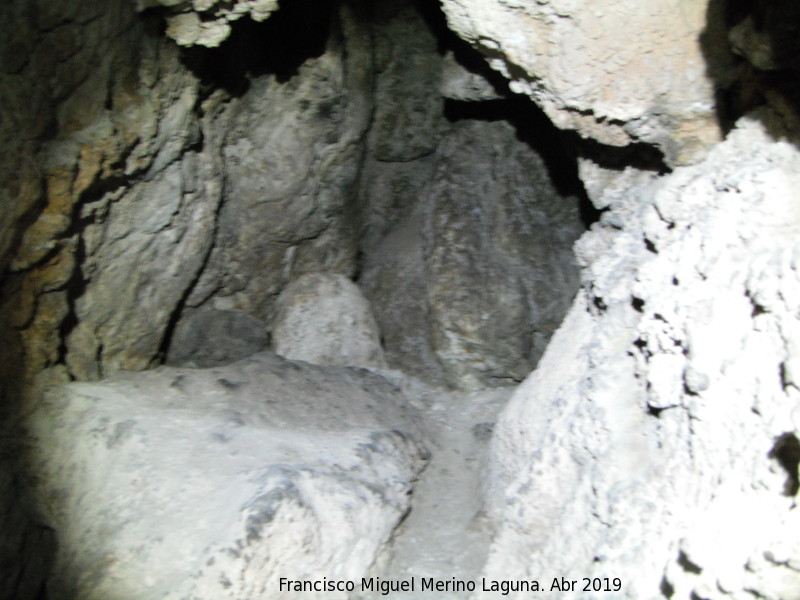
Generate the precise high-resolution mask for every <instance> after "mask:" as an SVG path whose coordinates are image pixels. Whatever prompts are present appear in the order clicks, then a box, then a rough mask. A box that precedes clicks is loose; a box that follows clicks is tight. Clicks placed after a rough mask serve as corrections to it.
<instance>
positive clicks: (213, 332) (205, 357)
mask: <svg viewBox="0 0 800 600" xmlns="http://www.w3.org/2000/svg"><path fill="white" fill-rule="evenodd" d="M268 347H269V335H268V333H267V325H266V323H264V322H263V321H259V320H258V319H256V318H255V317H251V316H250V315H247V314H245V313H242V312H238V311H234V310H204V311H199V312H196V313H194V314H192V315H189V317H187V318H186V319H181V320H180V321H179V322H178V324H177V326H176V327H175V333H174V335H173V337H172V342H171V344H170V348H169V352H168V354H167V360H166V364H168V365H171V366H176V367H184V366H185V367H200V368H204V367H217V366H222V365H226V364H228V363H232V362H235V361H237V360H240V359H242V358H246V357H248V356H250V355H251V354H255V353H256V352H260V351H261V350H266V349H267V348H268Z"/></svg>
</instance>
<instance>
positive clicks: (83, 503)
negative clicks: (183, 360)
mask: <svg viewBox="0 0 800 600" xmlns="http://www.w3.org/2000/svg"><path fill="white" fill-rule="evenodd" d="M367 389H369V390H370V391H365V390H367ZM27 426H28V430H29V433H30V435H31V439H32V440H33V441H34V444H35V448H36V451H35V453H34V456H32V462H31V470H30V473H31V474H32V475H34V477H33V481H32V482H31V486H32V488H31V491H30V494H31V498H33V499H34V500H33V504H34V505H35V506H36V508H37V509H38V510H39V512H40V513H41V515H42V516H43V518H44V520H45V522H47V523H48V524H50V525H51V526H53V527H54V528H55V530H56V531H57V532H58V550H57V555H56V563H55V566H54V570H53V573H52V576H51V578H50V581H49V587H48V591H49V596H48V597H50V598H59V599H60V598H81V599H83V600H100V599H104V600H105V599H108V598H122V597H124V598H126V599H128V600H139V599H141V600H144V599H151V598H164V599H170V600H177V599H178V598H188V597H191V598H194V599H196V600H201V599H203V600H205V599H207V600H222V599H226V598H227V599H242V598H247V599H251V600H256V599H259V598H264V599H266V598H270V599H273V598H274V599H279V598H304V597H308V596H307V595H305V596H304V595H303V594H301V593H294V592H291V593H290V592H287V591H286V590H284V591H281V590H280V586H279V579H280V578H281V577H286V578H288V579H292V580H299V579H312V580H313V579H322V578H323V577H327V578H329V579H335V580H345V579H347V580H355V581H358V580H359V579H360V577H361V576H362V575H365V574H366V573H367V571H368V569H369V568H370V567H371V566H372V565H373V563H374V562H375V560H376V558H377V557H378V554H379V551H380V550H381V549H382V548H383V546H384V545H385V544H386V542H387V541H388V540H389V538H390V536H391V535H392V531H393V529H394V527H395V526H396V524H397V523H398V521H399V520H400V519H401V517H402V516H403V514H404V513H405V512H406V510H407V509H408V503H409V499H408V495H407V494H408V492H409V490H410V483H409V482H410V481H411V480H412V479H413V478H414V477H415V475H416V473H417V472H418V471H419V470H420V468H421V467H422V464H423V462H422V461H423V455H424V451H423V449H422V446H420V444H419V443H418V442H417V441H416V440H417V439H419V437H418V436H417V434H415V426H414V424H413V419H412V415H410V414H409V413H407V412H406V409H405V408H404V399H403V397H402V395H401V394H400V393H399V392H398V390H397V388H396V387H395V386H394V385H392V384H390V383H388V382H387V381H386V380H385V379H383V378H381V377H379V376H377V375H372V374H369V373H366V372H364V371H355V370H351V369H341V368H338V369H337V368H330V367H316V366H312V365H305V364H295V363H291V362H288V361H285V360H283V359H281V358H279V357H276V356H275V355H273V354H271V353H263V354H258V355H255V356H254V357H252V358H250V359H247V360H244V361H241V362H239V363H236V364H234V365H229V366H227V367H220V368H214V369H205V370H198V369H172V368H161V369H158V370H156V371H149V372H146V373H135V374H134V373H127V374H120V375H119V376H117V377H115V378H114V379H110V380H106V381H104V382H102V383H93V384H88V383H84V384H71V385H67V386H64V387H57V388H54V389H53V390H51V392H50V393H49V394H48V395H47V396H46V397H45V398H44V399H42V400H40V401H39V402H38V403H37V404H36V405H35V406H34V407H33V410H32V411H31V413H30V416H29V418H28V421H27ZM325 597H326V598H346V597H347V594H345V593H340V592H329V593H327V594H326V595H325Z"/></svg>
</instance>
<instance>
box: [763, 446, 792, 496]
mask: <svg viewBox="0 0 800 600" xmlns="http://www.w3.org/2000/svg"><path fill="white" fill-rule="evenodd" d="M769 457H770V458H771V459H773V460H775V461H777V462H778V464H779V465H780V466H781V468H783V470H784V471H786V475H787V477H786V483H785V484H784V488H783V494H784V495H785V496H796V495H797V492H798V490H800V476H798V472H797V467H798V465H800V441H798V439H797V437H796V436H795V435H794V434H793V433H784V434H783V435H781V436H780V437H779V438H778V440H777V441H776V442H775V445H774V446H773V447H772V450H770V452H769Z"/></svg>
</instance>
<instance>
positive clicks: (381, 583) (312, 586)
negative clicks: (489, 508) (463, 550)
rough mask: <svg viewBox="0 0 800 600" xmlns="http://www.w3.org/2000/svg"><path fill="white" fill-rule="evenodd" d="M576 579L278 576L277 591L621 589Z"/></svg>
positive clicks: (608, 582) (613, 583) (613, 582)
mask: <svg viewBox="0 0 800 600" xmlns="http://www.w3.org/2000/svg"><path fill="white" fill-rule="evenodd" d="M579 581H580V580H576V579H572V580H570V579H565V578H563V577H555V578H553V580H552V582H551V583H550V584H549V586H548V584H547V583H542V584H540V583H539V582H538V581H536V580H533V579H516V580H500V581H498V580H495V579H486V578H485V577H484V578H482V579H481V580H480V582H479V583H480V585H478V583H476V582H474V581H471V580H462V579H456V578H455V577H452V578H450V579H436V578H435V577H419V578H417V577H411V578H410V579H381V578H380V577H369V578H367V577H364V578H362V579H361V581H360V585H358V584H356V582H355V581H352V580H349V579H328V578H327V577H323V578H322V579H317V580H312V581H308V580H303V581H300V580H295V579H287V578H286V577H281V578H280V581H279V585H280V591H282V592H354V591H356V590H358V591H360V592H379V593H380V594H381V595H383V596H388V595H389V594H391V593H392V592H416V591H420V592H474V591H476V590H479V591H482V592H498V593H500V594H502V595H503V596H507V595H508V594H509V593H511V592H540V591H551V592H552V591H559V592H569V591H579V590H581V589H583V591H595V592H600V591H603V592H612V591H613V592H618V591H620V589H621V588H622V580H621V579H619V578H618V577H615V578H613V579H609V578H607V577H604V578H599V577H598V578H594V579H589V578H587V577H585V578H583V580H582V581H580V583H579Z"/></svg>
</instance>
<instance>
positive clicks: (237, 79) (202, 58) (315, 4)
mask: <svg viewBox="0 0 800 600" xmlns="http://www.w3.org/2000/svg"><path fill="white" fill-rule="evenodd" d="M335 6H336V3H335V2H334V1H332V0H291V1H287V0H283V2H281V5H280V8H279V9H278V10H277V11H276V12H275V13H273V14H272V15H270V17H269V18H268V19H267V20H266V21H264V22H262V23H258V22H256V21H253V20H252V19H250V18H248V17H244V18H242V19H240V20H238V21H236V22H234V23H233V24H232V25H231V33H230V35H229V36H228V38H227V39H226V40H225V41H224V42H223V43H222V44H221V45H220V46H219V47H218V48H212V49H210V48H204V47H200V46H194V47H191V48H186V49H183V51H182V59H183V62H184V64H185V65H186V66H187V67H188V68H189V69H190V70H192V71H193V72H194V73H195V74H196V75H197V76H198V77H199V79H200V81H201V85H202V87H203V89H204V91H205V92H206V93H210V92H211V91H214V90H216V89H220V88H222V89H224V90H226V91H227V92H228V93H229V94H231V95H233V96H241V95H243V94H244V93H245V92H246V91H247V90H248V89H249V87H250V79H251V78H254V77H259V76H261V75H268V74H272V75H275V78H276V80H277V81H278V82H280V83H286V82H287V81H289V80H290V79H292V77H294V76H295V75H297V73H298V71H299V69H300V67H301V66H302V64H303V63H304V62H306V61H307V60H309V59H312V58H316V57H319V56H321V55H322V54H323V53H324V52H325V47H326V45H327V42H328V35H329V29H330V23H331V19H332V17H333V14H334V10H333V9H334V7H335Z"/></svg>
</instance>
